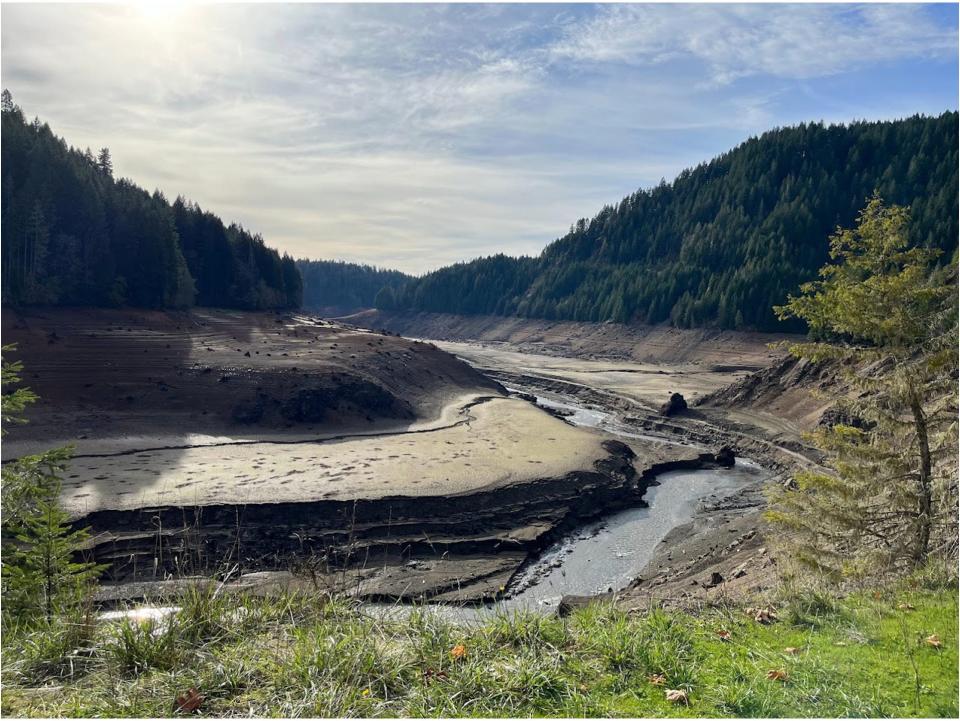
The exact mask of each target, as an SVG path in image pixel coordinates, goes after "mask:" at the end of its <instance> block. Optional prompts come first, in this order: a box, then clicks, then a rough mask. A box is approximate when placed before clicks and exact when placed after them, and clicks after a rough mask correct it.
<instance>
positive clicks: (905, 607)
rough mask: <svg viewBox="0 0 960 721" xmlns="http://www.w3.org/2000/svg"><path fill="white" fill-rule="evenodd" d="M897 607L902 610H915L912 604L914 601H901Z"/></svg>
mask: <svg viewBox="0 0 960 721" xmlns="http://www.w3.org/2000/svg"><path fill="white" fill-rule="evenodd" d="M897 608H899V609H900V610H901V611H912V610H913V604H912V603H901V604H899V605H898V606H897Z"/></svg>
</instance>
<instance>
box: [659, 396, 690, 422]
mask: <svg viewBox="0 0 960 721" xmlns="http://www.w3.org/2000/svg"><path fill="white" fill-rule="evenodd" d="M685 410H687V401H686V399H685V398H684V397H683V396H682V395H680V394H679V393H673V394H671V395H670V400H668V401H667V402H666V403H664V404H663V405H662V406H660V415H661V416H672V415H675V414H677V413H682V412H683V411H685Z"/></svg>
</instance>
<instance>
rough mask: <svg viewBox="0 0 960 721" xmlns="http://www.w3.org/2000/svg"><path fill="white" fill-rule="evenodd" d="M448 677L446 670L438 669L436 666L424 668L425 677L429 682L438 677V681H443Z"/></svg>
mask: <svg viewBox="0 0 960 721" xmlns="http://www.w3.org/2000/svg"><path fill="white" fill-rule="evenodd" d="M446 677H447V672H446V671H437V669H435V668H425V669H424V670H423V678H424V680H425V681H427V682H428V683H429V682H430V681H433V680H434V679H436V680H437V681H442V680H443V679H445V678H446Z"/></svg>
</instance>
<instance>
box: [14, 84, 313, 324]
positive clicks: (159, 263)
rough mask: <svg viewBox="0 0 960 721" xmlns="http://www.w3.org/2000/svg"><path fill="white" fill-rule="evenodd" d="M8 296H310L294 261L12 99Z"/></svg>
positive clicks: (237, 301)
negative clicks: (74, 140)
mask: <svg viewBox="0 0 960 721" xmlns="http://www.w3.org/2000/svg"><path fill="white" fill-rule="evenodd" d="M2 115H3V121H2V124H3V149H2V152H3V158H2V162H3V240H4V242H3V301H4V303H12V304H16V305H86V306H91V305H92V306H124V305H128V306H137V307H145V308H167V307H186V306H190V305H193V304H194V303H197V304H198V305H205V306H215V307H223V308H244V309H248V310H263V309H268V308H296V307H299V305H300V297H301V282H300V275H299V273H298V271H297V268H296V265H295V264H294V261H293V258H291V257H289V256H286V255H284V256H283V257H281V256H280V254H279V253H278V252H277V251H276V250H273V249H272V248H268V247H267V246H266V245H265V244H264V241H263V238H261V237H260V236H259V235H254V234H252V233H250V232H248V231H246V230H244V229H243V228H241V227H239V226H237V225H230V226H229V227H227V226H225V225H224V223H223V221H221V220H220V218H218V217H217V216H216V215H213V214H212V213H209V212H204V211H203V210H201V209H200V208H199V207H198V206H197V205H195V204H192V203H189V202H187V201H185V200H183V199H181V198H177V200H176V202H175V203H174V204H173V205H171V204H170V203H168V202H167V200H166V198H165V197H164V196H163V194H162V193H160V191H154V193H153V194H150V193H148V192H147V191H146V190H144V189H143V188H140V187H139V186H137V185H135V184H134V183H133V182H131V181H130V180H127V179H126V178H121V179H119V180H117V179H115V178H114V176H113V167H112V162H111V160H110V152H109V150H108V149H106V148H104V149H102V150H101V151H100V153H99V155H98V156H97V157H94V155H93V153H91V152H90V150H89V149H87V150H86V151H85V152H84V151H81V150H79V149H76V148H72V147H68V146H67V143H66V141H65V140H64V139H63V138H59V137H57V136H56V135H54V133H53V131H52V130H51V129H50V127H49V126H48V125H47V124H45V123H41V122H40V121H39V120H33V121H32V122H28V121H27V120H26V118H25V117H24V114H23V112H22V111H21V109H20V108H19V107H18V106H16V105H14V104H13V100H12V99H11V98H10V95H9V94H8V93H6V92H4V97H3V113H2Z"/></svg>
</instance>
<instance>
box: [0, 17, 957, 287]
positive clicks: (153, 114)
mask: <svg viewBox="0 0 960 721" xmlns="http://www.w3.org/2000/svg"><path fill="white" fill-rule="evenodd" d="M2 20H3V37H2V41H3V49H2V55H3V57H2V59H3V83H4V85H5V86H6V87H9V88H10V89H11V91H12V92H13V94H14V97H15V99H16V101H17V102H18V103H20V104H21V105H22V106H23V107H24V109H25V110H26V112H27V113H28V114H38V115H40V116H41V117H42V118H43V119H44V120H48V121H49V122H50V124H51V126H52V127H53V128H54V130H55V131H56V132H57V133H59V134H62V135H63V136H65V137H66V138H67V140H68V142H70V143H73V144H74V145H77V146H80V147H83V146H86V145H90V146H91V147H94V148H96V147H99V146H101V145H108V146H110V148H111V150H112V151H113V155H114V162H115V167H116V168H117V170H118V172H120V173H121V174H123V175H128V176H130V177H131V178H133V179H134V180H135V181H136V182H138V183H140V184H142V185H144V186H146V187H148V188H150V189H152V188H153V187H156V186H159V187H161V188H162V189H163V190H164V191H165V192H166V193H167V194H168V196H175V195H176V194H178V193H182V194H184V195H186V196H187V197H190V198H192V199H194V200H196V201H198V202H199V203H200V204H201V205H203V206H204V207H205V208H208V209H210V210H213V211H214V212H217V213H218V214H220V215H221V216H223V217H224V219H225V220H227V221H228V222H229V221H232V220H237V221H240V222H242V223H243V224H244V225H245V226H247V227H249V228H251V229H253V230H255V231H259V232H261V233H262V234H263V235H264V237H265V238H266V239H267V240H268V242H269V243H271V244H274V245H276V246H278V247H281V248H282V249H284V250H287V251H289V252H292V253H294V254H296V255H308V256H312V257H342V258H347V259H352V260H365V261H368V262H375V263H378V264H381V265H396V266H397V267H400V268H402V269H404V270H408V271H422V270H425V269H427V268H431V267H436V266H438V265H440V264H443V263H447V262H452V261H455V260H459V259H464V258H470V257H473V256H475V255H478V254H482V253H490V252H497V251H505V252H513V253H524V252H525V253H534V252H536V251H538V250H539V249H540V248H541V247H542V246H543V245H545V244H546V243H547V242H548V241H550V240H551V239H553V238H555V237H556V236H558V235H560V234H562V233H563V232H564V231H565V229H566V228H567V227H568V225H569V224H570V222H571V221H573V220H575V219H576V218H578V217H580V216H585V215H590V214H592V213H593V212H595V211H596V210H597V209H599V207H600V206H601V205H602V204H603V203H607V202H615V201H617V200H618V199H619V198H620V197H621V196H622V195H624V194H626V193H629V192H631V191H633V190H634V189H636V187H638V186H641V185H650V184H653V183H656V182H657V181H658V180H659V179H660V178H661V177H667V178H670V177H672V176H673V175H674V174H675V173H676V172H678V171H679V170H681V169H682V168H683V167H686V166H688V165H691V164H695V163H697V162H699V161H701V160H704V159H706V158H709V157H710V156H712V155H713V154H715V153H717V152H720V151H723V150H725V149H727V148H728V147H730V146H731V145H733V144H734V143H736V142H738V141H740V140H742V139H743V138H744V137H746V136H747V135H749V134H751V133H755V132H758V131H760V130H763V129H765V128H767V127H769V126H771V125H774V124H778V123H784V122H793V121H795V120H799V119H810V117H811V116H810V114H809V110H808V108H807V107H800V108H791V109H790V111H789V113H788V112H785V111H784V110H783V102H784V98H785V97H788V96H789V95H790V93H789V92H788V91H789V90H795V89H796V83H793V81H792V80H791V79H793V78H801V79H805V80H807V81H808V82H809V83H815V79H816V78H817V77H819V76H822V75H832V74H835V73H838V72H840V71H843V70H850V69H857V68H864V67H869V65H870V64H871V63H879V62H882V61H885V60H890V61H892V60H895V59H897V58H923V57H929V56H936V57H938V58H940V57H942V56H943V55H944V54H945V53H947V52H948V51H952V52H953V53H954V54H955V53H956V45H957V40H956V30H955V28H954V27H953V26H950V25H949V23H947V24H938V23H936V22H934V21H933V20H932V19H930V17H929V16H928V14H926V12H925V10H924V9H923V8H914V7H903V6H879V7H866V8H855V9H851V8H848V7H842V6H776V7H773V8H770V7H763V6H738V7H727V6H664V5H659V6H603V7H599V8H596V7H588V6H562V7H561V8H559V9H558V8H556V7H538V6H507V5H497V6H432V5H419V6H382V5H381V6H365V5H351V6H344V5H262V6H258V5H231V6H216V5H213V6H202V7H190V8H186V9H183V10H182V11H181V12H180V13H179V14H171V15H169V16H168V17H166V18H165V19H163V20H162V21H158V19H157V18H155V17H154V18H146V17H145V16H143V15H142V14H140V13H138V11H137V10H135V9H133V8H130V7H122V6H89V5H71V6H50V5H29V6H27V5H9V4H5V5H3V9H2ZM736 78H740V79H741V82H738V83H730V81H731V80H733V79H736ZM751 78H754V79H756V81H755V82H750V79H751ZM791 83H793V84H791ZM878 87H882V83H881V82H879V81H877V82H874V84H873V85H872V86H870V87H869V88H868V89H867V91H865V92H864V94H863V95H862V96H857V95H854V96H850V95H849V94H844V96H843V97H842V98H841V99H840V100H842V108H843V112H850V111H848V108H853V109H854V111H856V110H858V109H859V108H863V109H864V110H863V111H862V112H859V113H857V114H859V115H861V116H862V115H864V114H867V113H868V112H871V113H872V112H874V111H876V112H881V113H882V112H890V108H891V107H895V109H897V110H899V108H900V107H901V106H904V105H905V103H904V102H902V101H898V103H892V96H889V95H883V94H881V93H878V92H877V88H878ZM817 92H819V93H820V96H819V97H818V99H817V105H816V107H817V108H818V109H819V108H822V107H826V106H827V105H829V102H831V101H830V100H829V99H828V100H824V99H823V98H824V97H828V98H829V97H832V96H830V95H829V91H828V90H826V89H823V88H821V87H819V86H817ZM951 93H954V95H953V97H954V98H955V97H956V96H955V84H954V87H952V88H948V89H947V91H945V92H944V93H943V94H940V95H937V96H936V98H940V97H942V96H944V95H946V96H947V97H949V94H951ZM794 95H796V96H798V97H807V98H814V96H815V93H814V91H813V90H812V89H809V90H808V89H805V88H804V92H803V93H794ZM918 98H919V100H920V101H922V100H924V98H923V97H919V96H918ZM894 99H895V98H894ZM833 102H834V104H835V105H836V107H840V105H841V103H840V101H839V100H837V99H836V98H833ZM911 102H913V99H911ZM953 103H954V106H955V100H954V101H953ZM914 109H918V108H914ZM919 109H922V108H919ZM936 109H937V110H942V109H944V108H943V107H937V108H936ZM837 112H839V111H837ZM813 117H819V115H814V116H813Z"/></svg>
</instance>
